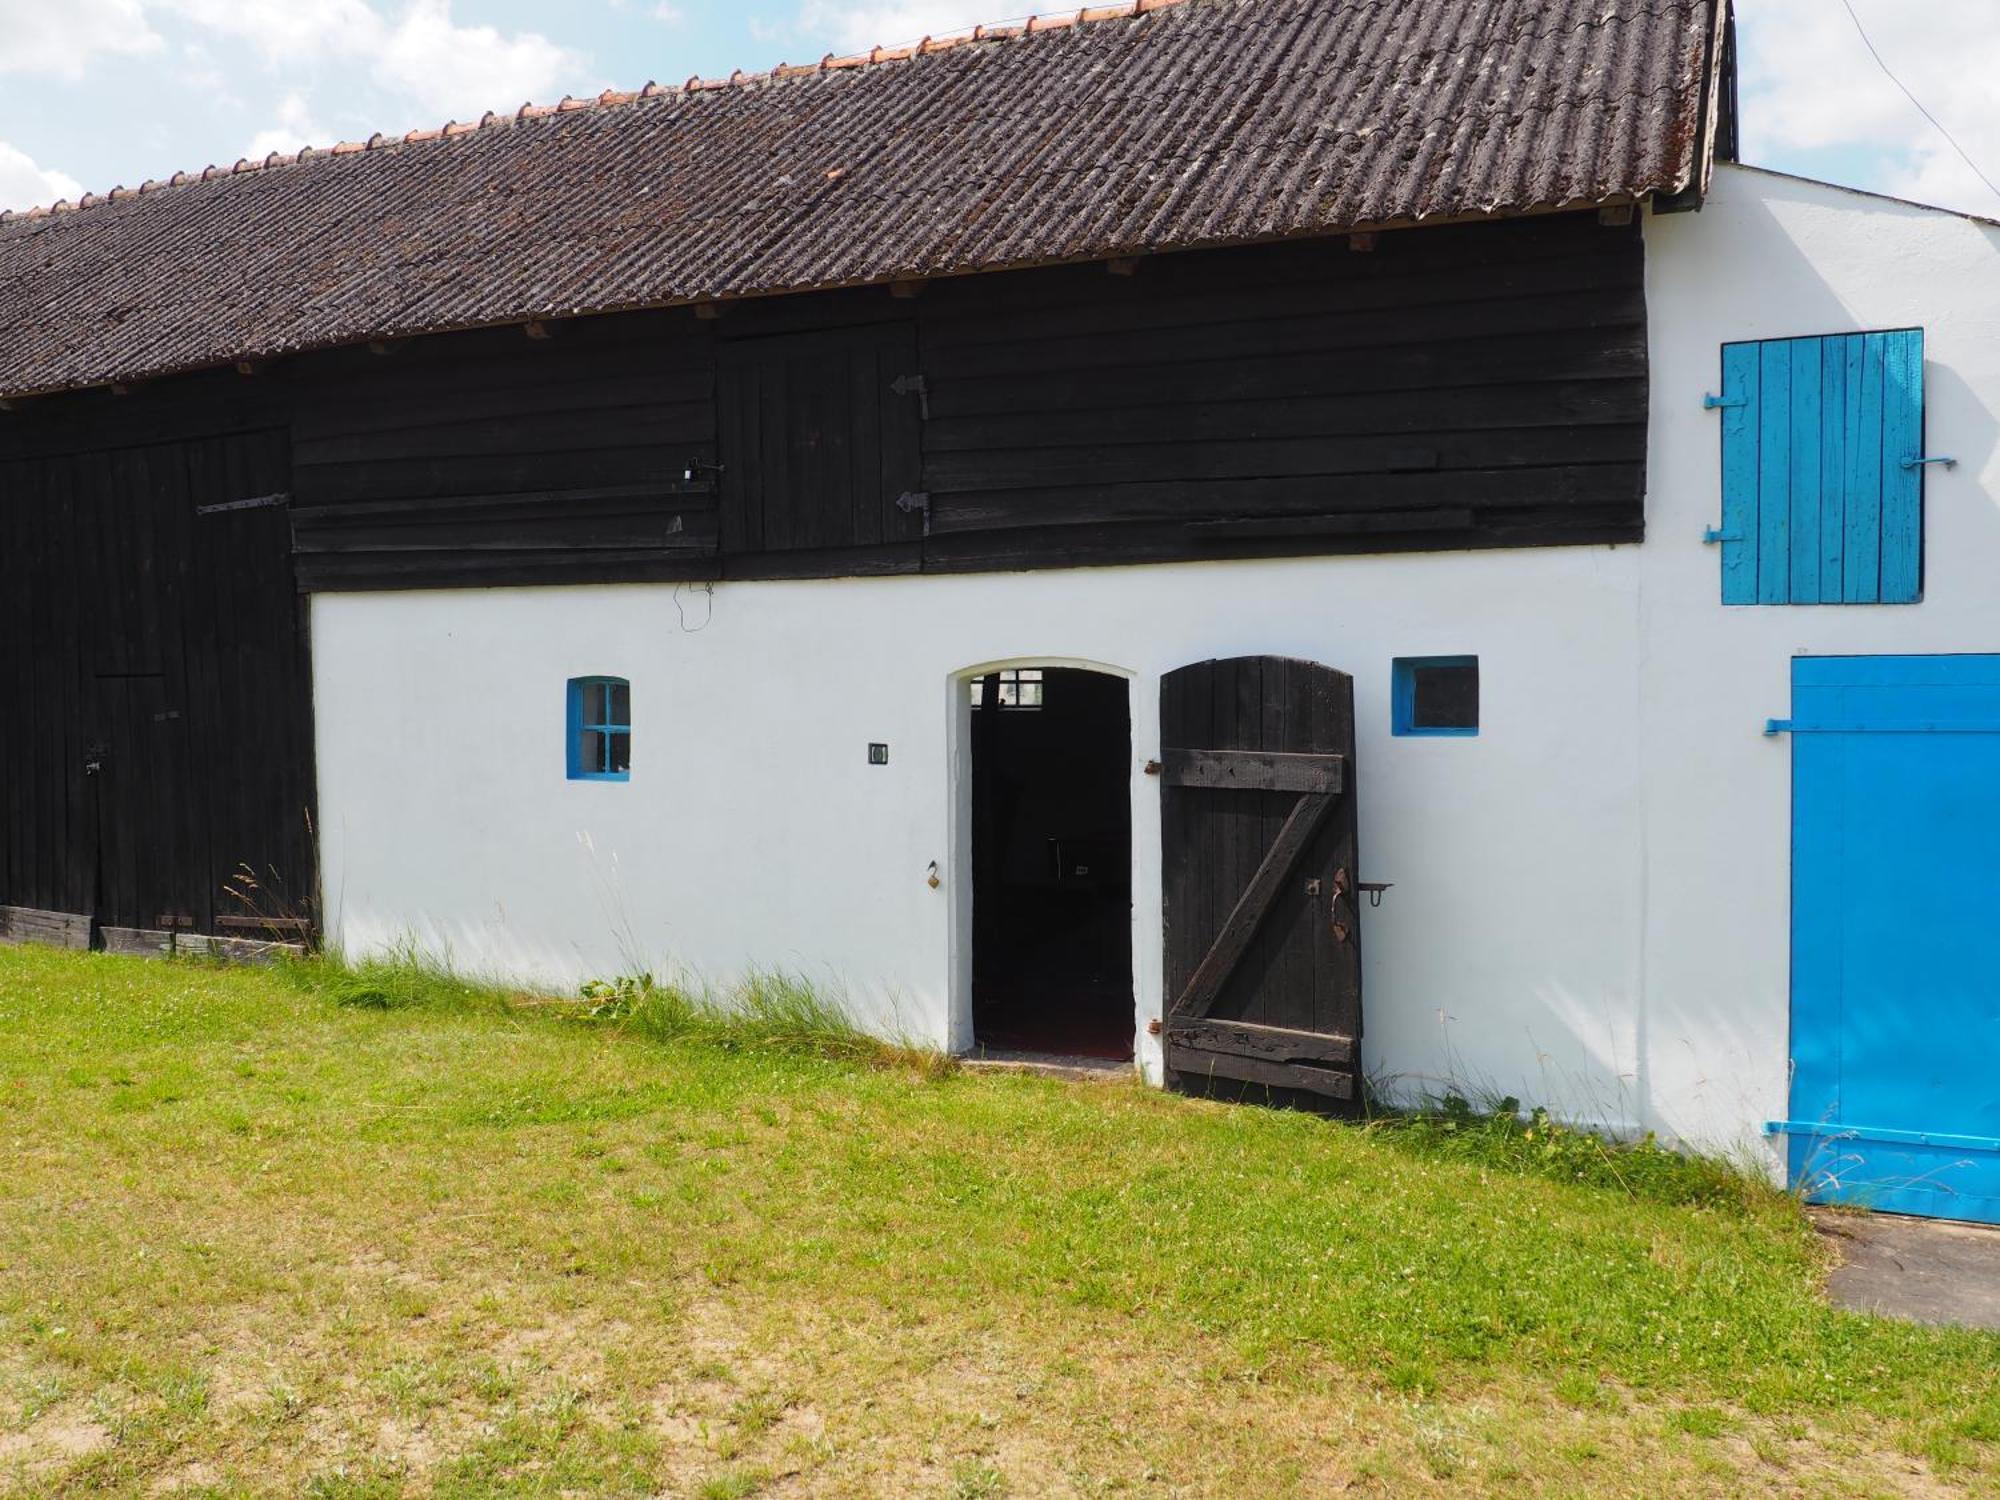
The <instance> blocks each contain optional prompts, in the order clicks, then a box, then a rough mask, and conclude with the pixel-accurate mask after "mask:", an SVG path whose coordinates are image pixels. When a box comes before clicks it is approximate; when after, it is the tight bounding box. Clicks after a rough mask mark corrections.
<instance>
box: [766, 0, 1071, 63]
mask: <svg viewBox="0 0 2000 1500" xmlns="http://www.w3.org/2000/svg"><path fill="white" fill-rule="evenodd" d="M1043 8H1044V9H1047V10H1051V11H1056V10H1061V9H1064V8H1065V7H1064V6H1063V5H1062V4H1060V3H1058V4H1056V5H1053V6H1044V7H1043ZM1069 8H1072V9H1073V8H1074V7H1069ZM1029 9H1032V7H1029ZM996 12H997V13H996ZM1016 12H1019V13H1020V14H1022V15H1026V14H1027V9H1023V8H1022V7H1020V6H1018V5H1008V4H1004V3H1003V4H1001V5H999V6H997V7H996V6H995V5H993V4H992V3H987V4H980V3H979V0H805V4H804V5H803V6H802V7H801V8H800V10H799V26H800V29H801V30H803V31H805V32H807V33H808V34H810V35H812V36H813V37H815V38H823V39H824V40H825V42H826V44H827V45H828V46H830V47H832V48H833V49H834V50H835V51H836V52H865V51H867V50H868V49H869V48H870V47H872V46H874V45H875V44H876V43H878V42H879V43H881V44H882V45H883V46H885V47H893V46H896V45H898V44H900V43H903V42H914V41H917V40H919V39H921V38H923V37H927V36H944V35H947V34H948V33H951V32H956V31H970V30H971V29H972V28H973V27H974V26H977V25H980V24H981V23H982V22H987V23H990V22H995V21H1000V20H1004V19H1007V18H1008V17H1009V16H1011V15H1013V14H1014V13H1016Z"/></svg>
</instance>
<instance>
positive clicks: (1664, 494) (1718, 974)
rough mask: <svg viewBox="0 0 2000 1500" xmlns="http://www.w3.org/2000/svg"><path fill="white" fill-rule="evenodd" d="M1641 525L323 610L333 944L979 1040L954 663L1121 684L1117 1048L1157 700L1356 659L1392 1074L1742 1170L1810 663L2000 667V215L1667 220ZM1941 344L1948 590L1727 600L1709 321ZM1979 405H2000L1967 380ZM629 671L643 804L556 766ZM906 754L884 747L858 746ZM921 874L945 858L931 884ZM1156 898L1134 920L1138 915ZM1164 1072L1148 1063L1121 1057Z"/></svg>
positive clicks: (1726, 326)
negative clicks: (1475, 679)
mask: <svg viewBox="0 0 2000 1500" xmlns="http://www.w3.org/2000/svg"><path fill="white" fill-rule="evenodd" d="M1647 232H1648V246H1649V248H1648V295H1649V300H1650V303H1651V308H1652V323H1653V328H1652V340H1653V354H1654V366H1653V408H1654V415H1653V431H1654V443H1653V452H1652V459H1651V498H1650V501H1649V510H1648V527H1649V532H1648V535H1649V540H1648V541H1647V542H1646V543H1645V544H1644V545H1643V546H1637V547H1622V548H1579V549H1549V550H1541V551H1522V552H1487V553H1448V554H1434V555H1422V556H1407V557H1385V558H1338V559H1308V560H1300V561H1287V562H1243V563H1210V564H1201V565H1186V566H1155V567H1134V568H1116V569H1096V570H1088V571H1077V572H1042V573H1023V574H995V575H983V576H968V577H951V578H905V579H854V580H837V581H830V582H772V583H734V584H725V585H721V586H718V587H717V588H716V590H715V592H714V595H713V598H712V599H711V598H710V597H709V596H708V595H706V594H705V593H703V592H702V591H700V590H697V589H691V588H689V587H686V586H683V587H682V588H680V589H679V590H675V589H673V588H671V587H664V586H619V587H595V588H563V589H506V590H491V591H448V592H434V593H432V592H424V593H409V594H355V595H321V596H318V597H316V598H315V599H314V601H313V616H312V628H313V650H314V681H315V698H316V702H315V711H316V717H317V724H318V730H317V733H318V766H319V778H320V817H321V837H322V863H323V871H324V878H325V890H326V899H327V908H328V918H329V923H330V926H331V928H332V932H333V936H334V938H335V940H336V941H337V942H338V943H340V944H341V945H343V946H344V947H346V948H348V949H350V950H354V951H361V950H369V949H379V948H383V947H388V946H392V945H394V944H396V943H398V942H400V941H404V940H408V939H414V940H416V941H417V942H419V943H421V944H423V945H424V946H425V947H427V948H429V949H431V950H432V951H434V952H439V953H448V954H449V955H450V956H451V957H452V958H453V960H454V961H456V962H458V963H460V964H462V965H464V966H466V967H468V968H471V969H476V970H482V971H487V972H493V973H504V974H509V975H514V976H518V977H522V978H532V979H539V980H544V981H549V982H556V983H572V982H575V981H578V980H580V979H583V978H585V977H588V976H591V975H602V974H607V973H611V972H618V971H629V970H632V969H635V968H640V967H648V968H652V969H654V970H656V971H658V970H667V969H674V968H679V969H682V970H685V971H688V972H690V973H693V974H697V975H700V976H704V977H707V978H710V979H715V980H726V979H728V978H729V977H731V976H733V975H735V974H737V973H740V972H741V971H742V970H743V969H744V968H746V967H750V966H760V965H761V966H784V967H789V968H795V969H799V970H801V971H804V972H806V973H808V974H810V975H813V976H815V977H817V978H820V979H822V980H827V981H831V982H833V983H835V984H837V985H838V986H839V987H840V988H841V989H842V990H843V991H844V993H845V994H846V995H847V996H848V998H849V1000H850V1002H851V1003H852V1004H853V1005H854V1006H855V1007H856V1008H857V1010H858V1011H859V1012H860V1013H861V1014H862V1015H864V1016H865V1017H866V1018H867V1019H869V1020H870V1021H871V1022H872V1023H873V1024H875V1025H878V1026H881V1027H884V1028H887V1029H891V1030H895V1031H899V1032H901V1033H904V1034H907V1035H910V1036H912V1037H917V1038H921V1039H925V1040H929V1041H933V1042H937V1043H940V1044H945V1045H953V1046H957V1045H963V1044H964V1043H965V1042H966V1041H967V1040H968V1036H967V1029H968V1019H967V1015H966V1004H967V1002H966V996H965V984H964V974H965V963H966V949H965V944H964V943H963V942H962V941H961V940H960V937H959V934H961V933H962V932H963V930H964V927H965V912H966V904H967V901H968V900H969V891H968V890H967V889H966V885H967V882H966V879H965V875H964V872H963V870H962V868H961V864H962V856H963V840H962V839H960V837H959V832H960V830H959V829H958V828H957V826H956V825H957V821H958V814H957V809H958V806H959V800H960V798H961V796H962V794H963V788H962V771H963V753H962V744H961V736H962V728H963V722H964V720H963V714H964V708H963V690H962V687H960V686H959V679H960V678H961V677H962V676H963V674H965V673H966V672H967V671H969V670H970V669H972V668H975V667H988V666H991V665H994V664H999V663H1006V662H1050V663H1057V664H1064V663H1069V664H1085V665H1097V666H1101V667H1104V668H1106V669H1109V670H1114V671H1118V672H1121V673H1123V674H1126V675H1128V676H1129V678H1130V680H1131V683H1132V688H1131V692H1132V715H1133V727H1134V735H1133V757H1134V776H1133V783H1132V784H1133V836H1134V846H1135V848H1134V857H1135V872H1134V874H1135V879H1134V890H1135V911H1134V919H1133V943H1134V957H1135V974H1136V985H1137V991H1138V1007H1137V1008H1138V1015H1137V1017H1136V1018H1135V1024H1141V1023H1143V1021H1144V1020H1145V1019H1147V1018H1150V1017H1152V1016H1156V1015H1158V1014H1159V1012H1160V987H1161V975H1160V913H1159V907H1158V902H1157V891H1158V888H1159V804H1158V785H1157V782H1156V781H1154V780H1153V779H1152V778H1149V777H1146V776H1143V775H1141V774H1139V772H1138V768H1139V766H1140V765H1141V764H1142V763H1143V762H1144V761H1145V760H1147V759H1149V758H1152V757H1153V756H1155V755H1156V754H1157V752H1158V749H1159V743H1158V733H1157V727H1156V726H1157V707H1158V682H1159V678H1160V675H1161V674H1162V673H1164V672H1166V671H1169V670H1171V669H1173V668H1174V667H1177V666H1181V665H1183V664H1185V663H1187V662H1190V661H1197V660H1201V659H1203V658H1206V657H1211V656H1230V655H1237V654H1253V653H1277V654H1288V655H1296V656H1303V657H1309V658H1312V659H1315V660H1318V661H1323V662H1326V663H1328V664H1329V665H1332V666H1337V667H1340V668H1341V669H1343V670H1345V671H1348V672H1351V673H1352V674H1353V675H1354V678H1355V687H1356V707H1357V712H1358V718H1359V746H1358V761H1359V776H1358V780H1359V785H1360V788H1361V805H1360V813H1361V840H1362V843H1361V855H1362V857H1361V876H1362V878H1363V879H1367V880H1384V881H1393V882H1394V884H1395V889H1394V890H1393V891H1391V892H1390V893H1389V896H1388V898H1387V900H1386V901H1385V902H1384V904H1383V905H1382V906H1381V907H1380V908H1379V909H1376V910H1367V911H1364V913H1363V946H1364V964H1365V1008H1366V1031H1367V1035H1366V1040H1365V1045H1364V1059H1365V1062H1366V1064H1367V1066H1368V1068H1369V1069H1370V1071H1371V1072H1373V1073H1375V1074H1377V1075H1378V1076H1380V1077H1384V1078H1393V1079H1398V1080H1401V1081H1403V1082H1404V1083H1406V1084H1414V1085H1419V1086H1432V1087H1437V1086H1443V1085H1445V1084H1447V1083H1452V1084H1458V1085H1461V1086H1464V1085H1471V1086H1476V1087H1485V1088H1492V1089H1495V1090H1498V1091H1501V1092H1506V1093H1513V1094H1515V1095H1517V1096H1519V1097H1520V1098H1522V1099H1523V1100H1525V1101H1529V1102H1541V1103H1547V1104H1549V1105H1550V1106H1551V1107H1552V1108H1556V1109H1558V1110H1560V1111H1563V1112H1565V1113H1569V1114H1572V1115H1577V1116H1582V1117H1588V1118H1592V1119H1596V1120H1601V1121H1604V1122H1607V1123H1610V1124H1614V1125H1617V1126H1620V1127H1623V1128H1628V1129H1631V1128H1652V1129H1657V1130H1660V1131H1661V1132H1662V1133H1663V1134H1668V1135H1674V1136H1682V1137H1687V1138H1692V1139H1695V1140H1698V1141H1701V1142H1703V1143H1704V1144H1711V1145H1728V1144H1736V1143H1749V1142H1754V1140H1755V1138H1756V1137H1755V1132H1756V1126H1757V1124H1758V1122H1760V1121H1762V1120H1764V1119H1766V1118H1770V1117H1772V1116H1773V1115H1774V1114H1777V1113H1781V1112H1782V1109H1783V1105H1784V1095H1785V1050H1786V1048H1785V1031H1786V1008H1787V1003H1786V976H1787V969H1788V940H1787V927H1788V901H1789V896H1788V878H1789V874H1788V861H1789V837H1790V835H1789V821H1788V819H1789V807H1788V798H1789V754H1788V750H1787V747H1786V742H1785V741H1783V740H1767V739H1766V738H1764V737H1763V735H1762V734H1761V732H1760V731H1761V728H1762V725H1763V721H1764V719H1765V718H1766V717H1767V716H1771V715H1780V716H1781V715H1782V714H1783V713H1784V712H1785V710H1786V707H1787V702H1788V698H1789V675H1788V674H1789V666H1788V662H1789V658H1790V657H1791V655H1792V654H1793V653H1794V652H1799V651H1818V652H1835V651H1840V652H1846V651H1867V652H1878V651H1933V650H1937V651H1945V650H1957V651H1965V650H2000V594H1996V591H1995V589H1994V587H1993V586H1992V584H1991V582H1990V580H1991V579H1992V578H1993V577H1994V576H1995V569H1996V567H2000V514H1996V505H1995V497H1996V496H2000V458H1996V456H1995V452H1994V448H1995V443H1994V435H1995V418H1994V409H1995V407H1996V406H1997V405H2000V231H1995V230H1994V229H1992V228H1990V227H1985V226H1981V225H1977V224H1973V223H1970V222H1968V221H1965V220H1962V219H1958V218H1954V217H1952V216H1949V215H1942V214H1936V213H1932V212H1930V211H1926V210H1919V209H1914V208H1910V207H1907V206H1905V205H1900V204H1893V203H1888V202H1885V201H1883V200H1880V199H1870V198H1864V197H1861V196H1858V195H1852V194H1847V193H1843V192H1841V191H1839V190H1835V189H1829V188H1825V187H1821V186H1818V185H1813V184H1805V183H1799V182H1796V181H1794V180H1792V179H1787V178H1780V177H1773V176H1768V175H1765V174H1761V173H1753V172H1748V171H1743V170H1738V169H1729V168H1725V169H1723V170H1722V171H1721V172H1720V173H1719V174H1718V178H1717V182H1716V187H1715V192H1714V194H1713V196H1712V197H1711V199H1710V201H1709V204H1708V206H1707V208H1706V209H1705V210H1704V211H1703V212H1702V213H1701V214H1699V215H1683V216H1678V217H1674V218H1667V219H1658V220H1655V221H1652V222H1651V223H1649V225H1648V227H1647ZM1912 323H1921V324H1923V325H1924V326H1925V327H1926V330H1927V334H1928V349H1927V354H1928V365H1927V370H1926V377H1927V381H1928V393H1929V418H1928V422H1929V433H1930V442H1929V447H1930V449H1931V451H1933V452H1950V453H1954V454H1956V455H1957V456H1958V457H1959V458H1960V459H1961V460H1963V461H1964V462H1962V464H1961V466H1960V467H1959V468H1958V469H1957V470H1956V471H1954V472H1952V473H1949V474H1941V473H1935V472H1934V473H1933V474H1932V475H1931V476H1930V489H1929V500H1928V520H1927V563H1926V571H1927V584H1926V596H1925V600H1924V602H1923V603H1922V604H1920V605H1917V606H1914V607H1900V608H1873V609H1870V608H1862V607H1851V608H1848V607H1838V608H1824V607H1822V608H1814V609H1739V610H1724V609H1723V608H1722V607H1721V605H1720V603H1719V602H1718V596H1719V586H1718V581H1717V574H1718V566H1719V563H1718V559H1717V557H1716V555H1715V552H1714V550H1713V549H1712V548H1708V547H1704V546H1703V545H1701V542H1700V540H1699V538H1700V534H1701V529H1702V527H1703V526H1704V525H1705V524H1709V523H1711V522H1712V521H1714V520H1715V519H1716V518H1717V515H1718V511H1719V498H1718V487H1719V481H1718V476H1717V469H1718V463H1717V442H1718V438H1717V434H1716V431H1715V427H1714V425H1713V424H1714V422H1715V420H1716V418H1715V416H1714V414H1713V413H1709V412H1705V411H1703V409H1702V406H1701V396H1702V393H1703V392H1704V391H1705V390H1711V389H1714V388H1715V382H1716V380H1717V360H1718V355H1717V346H1718V345H1719V344H1720V343H1721V342H1722V341H1724V340H1726V339H1737V338H1754V337H1764V336H1775V335H1781V334H1805V333H1831V332H1841V331H1848V330H1854V329H1863V328H1876V327H1889V326H1901V325H1907V324H1912ZM1981 393H1983V394H1981ZM1457 653H1476V654H1477V655H1478V656H1479V658H1480V672H1481V717H1482V722H1481V727H1480V733H1479V735H1478V737H1477V738H1473V739H1414V738H1404V739H1398V738H1394V737H1392V736H1391V735H1390V733H1389V671H1390V661H1391V658H1392V657H1395V656H1403V655H1436V654H1457ZM595 673H608V674H616V675H620V676H624V677H628V678H630V679H631V682H632V695H633V712H634V717H635V728H634V739H635V743H634V752H633V770H632V779H631V781H630V782H628V783H623V784H617V783H591V782H571V781H568V780H566V779H565V778H564V775H563V749H564V747H563V734H564V715H563V692H564V684H565V682H566V680H567V679H568V678H570V677H572V676H577V675H583V674H595ZM876 740H880V741H886V742H888V744H889V746H890V763H889V764H888V765H887V766H886V767H876V766H870V765H868V764H867V763H866V747H867V744H868V742H870V741H876ZM932 861H936V862H937V864H938V867H939V870H940V872H941V874H942V876H943V879H942V882H941V884H940V886H939V887H938V888H937V889H935V890H933V889H932V888H931V887H930V886H929V884H928V883H927V881H926V875H927V873H928V870H929V867H930V864H931V862H932ZM1149 893H1152V899H1149V898H1148V897H1149ZM1140 1053H1141V1061H1142V1062H1143V1063H1144V1064H1145V1065H1146V1066H1147V1068H1148V1070H1149V1072H1152V1073H1153V1074H1154V1075H1155V1076H1157V1068H1158V1053H1157V1046H1156V1044H1154V1043H1153V1042H1152V1041H1151V1040H1150V1039H1149V1038H1147V1037H1146V1036H1145V1035H1144V1034H1143V1029H1142V1026H1141V1035H1140Z"/></svg>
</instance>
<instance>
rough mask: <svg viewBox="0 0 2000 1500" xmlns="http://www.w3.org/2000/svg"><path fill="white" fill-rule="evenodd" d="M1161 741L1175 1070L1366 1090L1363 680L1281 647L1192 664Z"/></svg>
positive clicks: (1346, 1091)
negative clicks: (1359, 864)
mask: <svg viewBox="0 0 2000 1500" xmlns="http://www.w3.org/2000/svg"><path fill="white" fill-rule="evenodd" d="M1160 744H1161V768H1160V775H1161V782H1162V787H1161V844H1162V850H1161V852H1162V856H1163V876H1164V886H1165V891H1164V894H1165V907H1166V910H1165V917H1166V993H1167V1018H1166V1027H1165V1030H1166V1063H1167V1070H1168V1074H1169V1076H1170V1077H1171V1078H1172V1079H1173V1080H1174V1081H1175V1082H1176V1083H1177V1084H1179V1085H1181V1086H1184V1087H1191V1088H1198V1089H1200V1090H1202V1091H1204V1092H1207V1091H1210V1090H1212V1089H1213V1088H1214V1086H1215V1085H1216V1084H1217V1083H1227V1084H1229V1085H1231V1086H1232V1087H1234V1086H1240V1085H1244V1084H1250V1085H1263V1086H1266V1087H1268V1088H1271V1089H1275V1090H1285V1091H1291V1090H1296V1091H1302V1092H1304V1093H1306V1094H1310V1095H1314V1096H1317V1097H1318V1098H1319V1099H1321V1100H1323V1101H1326V1102H1327V1103H1329V1104H1333V1105H1349V1104H1354V1103H1358V1102H1359V1097H1360V1089H1359V1087H1358V1082H1357V1080H1358V1074H1359V1066H1360V1063H1359V1058H1360V1041H1361V928H1360V916H1359V913H1358V910H1357V901H1356V874H1355V868H1356V866H1355V816H1354V780H1355V778H1354V683H1353V680H1352V679H1351V678H1350V677H1348V675H1347V674H1346V673H1345V672H1337V671H1335V670H1334V669H1333V668H1331V667H1323V666H1321V665H1319V664H1318V663H1317V662H1309V661H1295V660H1292V659H1289V658H1286V657H1278V656H1242V657H1235V658H1232V659H1229V660H1226V661H1205V662H1198V663H1196V664H1195V665H1193V666H1187V667H1182V668H1180V669H1179V670H1178V671H1175V672H1170V673H1168V674H1167V676H1166V677H1165V678H1164V679H1163V680H1162V681H1161V684H1160Z"/></svg>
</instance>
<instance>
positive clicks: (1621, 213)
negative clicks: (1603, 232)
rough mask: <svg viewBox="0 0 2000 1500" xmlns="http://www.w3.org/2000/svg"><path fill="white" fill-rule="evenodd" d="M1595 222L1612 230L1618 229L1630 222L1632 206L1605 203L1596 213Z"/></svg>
mask: <svg viewBox="0 0 2000 1500" xmlns="http://www.w3.org/2000/svg"><path fill="white" fill-rule="evenodd" d="M1597 222H1598V223H1600V224H1603V225H1606V226H1608V227H1610V228H1612V229H1618V228H1621V227H1623V226H1624V225H1626V224H1630V223H1631V222H1632V205H1631V204H1629V203H1607V204H1605V205H1604V207H1602V208H1600V209H1599V210H1598V211H1597Z"/></svg>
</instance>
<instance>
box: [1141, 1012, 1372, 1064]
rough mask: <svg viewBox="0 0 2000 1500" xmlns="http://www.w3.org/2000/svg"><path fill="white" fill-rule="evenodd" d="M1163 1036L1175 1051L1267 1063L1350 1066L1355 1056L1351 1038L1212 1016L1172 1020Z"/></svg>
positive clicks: (1293, 1027)
mask: <svg viewBox="0 0 2000 1500" xmlns="http://www.w3.org/2000/svg"><path fill="white" fill-rule="evenodd" d="M1166 1034H1167V1040H1168V1042H1169V1043H1171V1044H1173V1045H1174V1046H1177V1047H1185V1048H1189V1049H1192V1050H1195V1051H1201V1052H1227V1053H1231V1054H1233V1055H1234V1056H1237V1057H1261V1058H1263V1059H1265V1060H1266V1061H1268V1062H1319V1063H1352V1062H1353V1061H1354V1055H1355V1054H1354V1038H1353V1037H1351V1036H1341V1035H1337V1034H1334V1033H1329V1032H1321V1031H1302V1030H1300V1029H1299V1028H1297V1027H1295V1026H1260V1025H1256V1024H1254V1023H1252V1022H1249V1021H1229V1020H1219V1019H1217V1018H1216V1017H1213V1016H1202V1017H1198V1018H1194V1019H1189V1020H1175V1021H1173V1022H1172V1023H1170V1024H1169V1025H1168V1027H1167V1033H1166Z"/></svg>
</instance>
